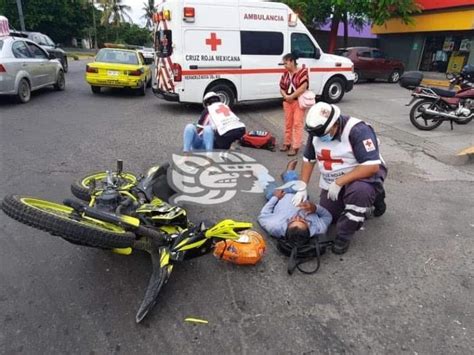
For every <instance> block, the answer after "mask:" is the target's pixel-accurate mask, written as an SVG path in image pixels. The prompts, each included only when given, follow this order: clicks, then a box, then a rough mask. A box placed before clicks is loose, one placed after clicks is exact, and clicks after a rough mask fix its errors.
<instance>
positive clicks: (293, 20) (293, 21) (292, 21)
mask: <svg viewBox="0 0 474 355" xmlns="http://www.w3.org/2000/svg"><path fill="white" fill-rule="evenodd" d="M297 24H298V15H297V14H295V13H291V14H289V15H288V26H290V27H295V26H296V25H297Z"/></svg>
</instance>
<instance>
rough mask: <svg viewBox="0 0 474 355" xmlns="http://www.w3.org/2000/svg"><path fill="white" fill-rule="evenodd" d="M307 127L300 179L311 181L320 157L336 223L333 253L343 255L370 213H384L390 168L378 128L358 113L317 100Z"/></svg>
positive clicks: (324, 201) (324, 191)
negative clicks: (381, 148) (345, 112)
mask: <svg viewBox="0 0 474 355" xmlns="http://www.w3.org/2000/svg"><path fill="white" fill-rule="evenodd" d="M305 129H306V131H307V132H308V133H309V136H308V141H307V144H306V149H305V152H304V158H303V160H304V161H303V166H302V170H301V180H302V181H304V182H305V183H306V184H307V183H308V182H309V180H310V178H311V174H312V171H313V169H314V165H315V163H316V162H317V163H318V167H319V170H320V173H321V176H320V180H319V187H320V188H321V196H320V204H321V206H323V207H325V208H326V209H327V210H328V211H329V212H330V213H331V215H332V217H333V222H334V223H336V224H337V227H336V230H337V235H336V239H335V243H334V246H333V252H334V253H335V254H343V253H345V252H346V251H347V250H348V248H349V244H350V242H351V239H352V237H353V236H354V234H355V232H356V231H357V230H359V229H360V228H361V227H362V224H363V223H364V221H365V219H366V217H367V216H370V215H372V214H373V215H374V216H375V217H378V216H381V215H382V214H384V212H385V209H386V205H385V201H384V199H385V191H384V188H383V182H384V180H385V177H386V176H387V168H386V166H385V163H384V161H383V160H382V157H381V156H380V153H379V145H378V141H377V137H376V135H375V131H374V129H373V128H372V127H371V126H370V125H368V124H367V123H365V122H363V121H361V120H359V119H357V118H354V117H349V116H343V115H341V110H340V109H339V107H337V106H336V105H330V104H327V103H325V102H318V103H317V104H316V105H314V106H313V107H311V108H310V110H309V111H308V114H307V116H306V121H305Z"/></svg>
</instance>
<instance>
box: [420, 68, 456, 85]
mask: <svg viewBox="0 0 474 355" xmlns="http://www.w3.org/2000/svg"><path fill="white" fill-rule="evenodd" d="M421 83H422V84H423V85H425V86H436V87H443V88H444V87H449V80H448V79H446V73H438V72H429V71H427V72H423V81H422V82H421Z"/></svg>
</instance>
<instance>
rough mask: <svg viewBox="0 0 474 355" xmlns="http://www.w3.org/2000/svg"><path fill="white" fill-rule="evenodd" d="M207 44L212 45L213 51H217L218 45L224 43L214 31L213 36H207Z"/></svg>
mask: <svg viewBox="0 0 474 355" xmlns="http://www.w3.org/2000/svg"><path fill="white" fill-rule="evenodd" d="M206 44H207V45H208V46H211V51H213V52H215V51H217V46H219V45H221V44H222V40H221V39H220V38H217V36H216V34H215V32H212V33H211V38H206Z"/></svg>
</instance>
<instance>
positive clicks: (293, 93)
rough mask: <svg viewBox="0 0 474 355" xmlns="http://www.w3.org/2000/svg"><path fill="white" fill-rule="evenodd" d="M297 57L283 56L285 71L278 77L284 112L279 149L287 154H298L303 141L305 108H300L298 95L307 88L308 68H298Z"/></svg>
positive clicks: (291, 55) (292, 55) (289, 54)
mask: <svg viewBox="0 0 474 355" xmlns="http://www.w3.org/2000/svg"><path fill="white" fill-rule="evenodd" d="M296 59H297V57H296V56H295V55H294V54H292V53H288V54H285V55H284V56H283V63H282V64H283V65H284V66H285V69H286V71H285V72H284V73H283V75H282V76H281V79H280V93H281V96H283V110H284V112H285V135H284V141H283V145H282V146H281V147H280V151H282V152H288V155H289V156H293V155H296V154H298V150H299V149H300V147H301V144H302V141H303V126H304V113H305V110H304V109H302V108H300V106H299V103H298V97H299V96H300V95H301V94H303V93H304V92H305V90H307V89H308V86H309V82H308V70H307V69H306V68H301V69H300V68H298V64H297V63H296Z"/></svg>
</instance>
